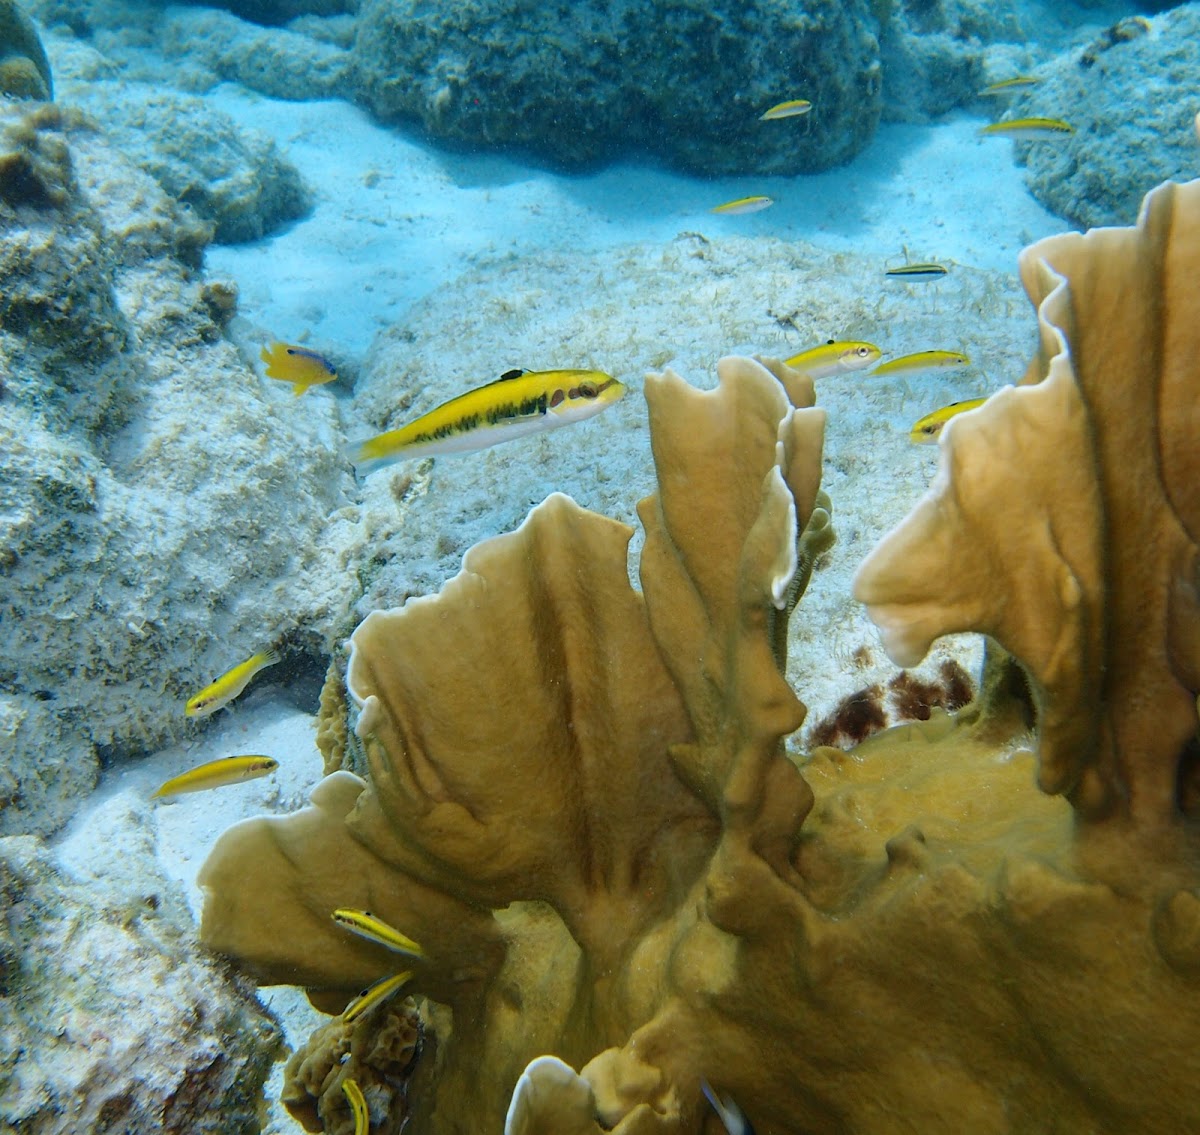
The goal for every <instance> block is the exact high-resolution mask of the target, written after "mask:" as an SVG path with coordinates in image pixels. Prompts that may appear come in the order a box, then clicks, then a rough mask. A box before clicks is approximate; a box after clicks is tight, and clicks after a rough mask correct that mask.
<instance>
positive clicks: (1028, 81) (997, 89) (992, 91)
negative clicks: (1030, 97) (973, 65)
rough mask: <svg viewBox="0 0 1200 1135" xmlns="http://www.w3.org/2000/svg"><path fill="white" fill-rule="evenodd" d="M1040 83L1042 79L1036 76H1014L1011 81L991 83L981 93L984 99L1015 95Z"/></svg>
mask: <svg viewBox="0 0 1200 1135" xmlns="http://www.w3.org/2000/svg"><path fill="white" fill-rule="evenodd" d="M1040 82H1041V79H1039V78H1038V77H1037V76H1036V75H1014V76H1013V77H1012V78H1011V79H1001V80H1000V82H998V83H989V84H988V85H987V86H986V87H984V88H983V90H982V91H980V92H979V93H980V95H982V96H984V97H990V96H991V95H1007V94H1013V93H1016V92H1017V91H1024V90H1028V89H1029V88H1030V87H1032V86H1035V85H1036V84H1038V83H1040Z"/></svg>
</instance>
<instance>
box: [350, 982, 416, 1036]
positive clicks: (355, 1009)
mask: <svg viewBox="0 0 1200 1135" xmlns="http://www.w3.org/2000/svg"><path fill="white" fill-rule="evenodd" d="M411 980H412V970H405V971H404V972H403V973H393V974H391V975H390V976H388V977H381V978H380V979H379V980H378V981H377V982H375V983H374V984H372V985H369V986H367V988H366V989H364V990H363V991H362V992H361V993H360V994H359V995H358V996H357V997H355V998H354V1000H353V1001H351V1002H350V1004H349V1005H347V1006H346V1007H345V1008H344V1009H343V1010H342V1020H343V1021H345V1023H346V1024H348V1025H349V1024H352V1023H353V1022H354V1021H357V1020H358V1018H359V1017H361V1016H363V1015H365V1014H366V1013H369V1012H370V1011H371V1010H372V1009H374V1008H375V1007H376V1006H377V1005H382V1004H383V1003H384V1002H385V1001H386V1000H387V999H388V998H389V997H391V996H393V995H394V994H395V993H396V991H397V990H399V989H402V988H403V987H404V986H405V985H407V984H408V983H409V982H410V981H411Z"/></svg>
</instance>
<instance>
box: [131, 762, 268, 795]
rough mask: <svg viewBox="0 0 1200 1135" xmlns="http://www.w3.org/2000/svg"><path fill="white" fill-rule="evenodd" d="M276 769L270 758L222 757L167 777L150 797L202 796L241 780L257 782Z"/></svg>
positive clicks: (238, 782)
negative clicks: (209, 791)
mask: <svg viewBox="0 0 1200 1135" xmlns="http://www.w3.org/2000/svg"><path fill="white" fill-rule="evenodd" d="M278 767H279V762H278V761H277V760H275V758H274V757H264V756H263V755H262V754H261V753H255V754H252V755H250V756H245V757H222V758H221V759H220V760H219V761H209V762H208V763H207V764H203V765H198V766H197V767H196V768H194V769H189V770H188V771H187V772H183V773H180V774H179V775H178V776H173V777H171V779H170V780H168V781H167V782H166V783H165V784H163V785H160V786H159V788H158V791H156V792H155V793H154V795H153V796H152V797H151V799H152V800H157V799H160V798H162V797H165V796H180V795H182V794H183V793H185V792H204V791H206V790H207V789H209V788H223V787H224V786H225V785H227V784H241V783H242V781H244V780H257V779H258V777H260V776H266V775H267V774H268V773H272V772H274V771H275V770H276V769H277V768H278Z"/></svg>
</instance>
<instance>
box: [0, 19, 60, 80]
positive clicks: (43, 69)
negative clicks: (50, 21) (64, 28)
mask: <svg viewBox="0 0 1200 1135" xmlns="http://www.w3.org/2000/svg"><path fill="white" fill-rule="evenodd" d="M0 95H8V96H9V97H10V98H16V99H51V98H53V97H54V82H53V80H52V79H51V76H50V61H49V60H48V59H47V58H46V51H45V49H44V48H43V47H42V41H41V39H39V38H38V33H37V28H35V27H34V26H33V21H32V20H31V19H30V18H29V17H28V16H27V15H26V14H25V13H24V11H22V9H21V7H20V5H18V4H17V2H16V0H0Z"/></svg>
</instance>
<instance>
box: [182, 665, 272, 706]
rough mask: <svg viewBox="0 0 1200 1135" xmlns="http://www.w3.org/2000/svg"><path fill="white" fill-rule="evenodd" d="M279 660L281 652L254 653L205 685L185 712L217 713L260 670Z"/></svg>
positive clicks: (190, 699) (189, 701)
mask: <svg viewBox="0 0 1200 1135" xmlns="http://www.w3.org/2000/svg"><path fill="white" fill-rule="evenodd" d="M278 661H279V652H278V651H276V650H274V649H272V650H263V651H260V652H259V653H258V654H253V655H251V656H250V657H249V658H247V659H246V661H245V662H242V663H239V664H238V665H237V666H235V667H234V668H233V669H232V670H227V671H226V672H225V673H224V674H222V675H221V676H220V677H219V678H218V679H217V680H216V681H215V682H213V683H212V684H211V685H208V686H205V687H204V689H202V690H201V691H200V692H199V693H198V694H197V695H196V696H195V697H194V698H189V699H188V703H187V705H186V706H185V707H184V710H183V712H184V713H185V714H187V716H188V717H207V716H208V715H209V714H210V713H216V712H217V710H219V709H220V708H221V706H223V705H228V704H229V702H231V701H233V699H234V698H236V697H237V696H238V694H240V693H241V692H242V691H243V690H244V689H245V688H246V686H247V685H248V684H249V682H250V679H251V678H253V677H254V675H255V674H257V673H258V672H259V671H260V670H265V669H266V668H267V667H268V666H274V665H275V663H276V662H278Z"/></svg>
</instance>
